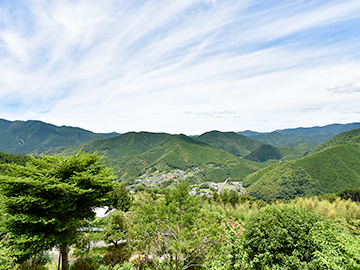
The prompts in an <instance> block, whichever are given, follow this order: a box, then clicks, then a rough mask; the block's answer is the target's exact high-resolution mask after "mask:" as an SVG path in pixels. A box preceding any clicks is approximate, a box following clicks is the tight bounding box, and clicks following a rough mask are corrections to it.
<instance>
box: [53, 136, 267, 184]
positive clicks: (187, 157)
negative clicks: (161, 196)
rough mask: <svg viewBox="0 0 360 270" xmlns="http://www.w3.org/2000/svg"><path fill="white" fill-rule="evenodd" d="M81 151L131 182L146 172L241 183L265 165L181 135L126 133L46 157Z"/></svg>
mask: <svg viewBox="0 0 360 270" xmlns="http://www.w3.org/2000/svg"><path fill="white" fill-rule="evenodd" d="M80 149H82V150H83V151H88V152H99V153H100V154H101V155H103V156H104V158H103V160H104V163H105V164H106V165H110V166H112V167H113V168H114V170H115V172H116V174H117V175H118V177H119V179H120V180H122V181H131V180H133V179H134V178H136V177H138V176H140V175H142V174H144V173H146V172H149V171H151V172H153V171H159V172H168V171H171V170H174V169H180V170H184V171H186V170H195V171H197V177H199V181H201V180H203V181H216V182H218V181H223V180H225V179H226V178H227V177H228V176H230V177H231V179H232V180H234V181H235V180H242V179H244V178H245V177H246V176H247V175H248V174H250V173H252V172H254V171H256V170H258V169H260V168H263V167H264V166H265V165H263V164H260V163H256V162H252V161H248V160H245V159H241V158H239V157H237V156H235V155H233V154H231V153H229V152H226V151H222V150H218V149H216V148H214V147H212V146H210V145H208V144H206V143H203V142H201V141H199V140H196V139H193V138H190V137H188V136H185V135H182V134H180V135H170V134H166V133H150V132H129V133H125V134H123V135H122V136H119V137H115V138H110V139H106V140H98V141H92V142H87V143H84V144H80V145H77V146H71V147H68V148H58V149H54V150H52V151H49V152H47V154H57V153H62V154H74V153H76V152H77V151H79V150H80Z"/></svg>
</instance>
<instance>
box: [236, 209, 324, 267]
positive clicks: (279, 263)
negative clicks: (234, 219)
mask: <svg viewBox="0 0 360 270" xmlns="http://www.w3.org/2000/svg"><path fill="white" fill-rule="evenodd" d="M324 221H325V218H323V217H322V216H318V215H316V214H314V213H312V212H310V211H309V210H306V209H304V208H296V207H290V206H287V205H284V206H269V207H266V208H264V209H262V210H260V211H258V212H255V213H253V214H252V215H251V216H250V218H249V220H248V221H247V223H246V225H245V231H244V234H243V235H244V243H243V245H244V249H245V251H246V252H247V256H248V261H249V263H250V265H251V269H269V268H271V269H273V268H274V269H280V268H281V269H322V268H321V267H320V265H319V264H318V262H317V261H316V260H315V259H316V258H315V255H314V254H315V252H316V251H319V250H321V247H320V246H319V245H317V244H316V242H315V240H314V238H313V237H312V234H311V232H312V229H313V228H314V225H315V224H316V223H317V222H324Z"/></svg>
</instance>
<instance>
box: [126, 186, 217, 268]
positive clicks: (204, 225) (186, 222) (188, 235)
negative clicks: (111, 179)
mask: <svg viewBox="0 0 360 270" xmlns="http://www.w3.org/2000/svg"><path fill="white" fill-rule="evenodd" d="M189 191H190V185H189V183H188V182H186V181H184V180H182V181H180V182H179V183H177V184H174V185H173V186H172V187H171V188H167V189H166V190H165V191H164V196H163V197H162V198H159V199H157V200H156V201H153V199H152V198H149V199H148V201H147V200H143V201H140V205H139V206H138V208H137V209H136V211H135V214H134V219H133V221H134V223H133V225H132V226H131V230H132V237H133V238H134V244H135V245H136V246H137V248H138V249H139V250H141V251H143V252H145V253H146V255H149V252H150V250H152V251H154V252H156V254H157V255H159V256H160V257H162V258H164V260H163V263H165V264H166V269H167V267H169V268H170V269H176V270H177V269H190V268H191V267H193V269H194V267H200V266H202V265H204V263H205V262H206V261H208V260H210V254H211V251H212V250H213V249H215V247H216V244H217V243H218V241H219V237H218V236H219V233H220V230H221V225H220V222H219V221H218V220H216V218H215V216H214V215H213V214H212V213H209V212H205V211H203V210H202V209H201V204H200V201H199V199H198V198H197V197H195V196H191V195H190V194H189ZM163 267H164V266H163V265H158V269H162V268H163Z"/></svg>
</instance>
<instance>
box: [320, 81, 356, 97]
mask: <svg viewBox="0 0 360 270" xmlns="http://www.w3.org/2000/svg"><path fill="white" fill-rule="evenodd" d="M326 91H329V92H332V93H334V94H335V93H336V94H353V93H356V92H360V81H359V80H356V81H353V82H350V83H346V84H343V85H337V86H334V87H331V88H326Z"/></svg>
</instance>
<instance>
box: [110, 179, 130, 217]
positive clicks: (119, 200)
mask: <svg viewBox="0 0 360 270" xmlns="http://www.w3.org/2000/svg"><path fill="white" fill-rule="evenodd" d="M109 197H110V204H111V207H113V208H116V209H118V210H122V211H124V212H127V211H129V209H130V206H131V200H132V199H131V196H130V194H129V191H128V190H127V189H126V187H125V184H124V183H118V182H116V184H115V185H114V190H113V191H111V192H110V193H109Z"/></svg>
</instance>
